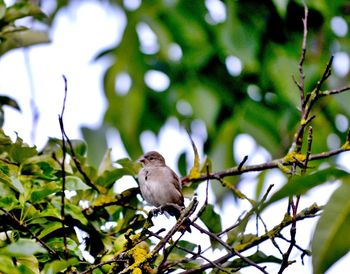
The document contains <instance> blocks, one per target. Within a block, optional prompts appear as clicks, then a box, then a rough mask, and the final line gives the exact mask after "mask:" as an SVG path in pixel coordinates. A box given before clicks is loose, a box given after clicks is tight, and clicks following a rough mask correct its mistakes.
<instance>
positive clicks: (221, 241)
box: [192, 223, 268, 274]
mask: <svg viewBox="0 0 350 274" xmlns="http://www.w3.org/2000/svg"><path fill="white" fill-rule="evenodd" d="M192 226H194V227H195V228H197V229H198V230H199V231H200V232H201V233H204V234H207V235H208V236H209V237H210V238H211V239H213V240H215V241H218V242H219V243H220V244H221V245H222V246H223V247H225V248H226V249H227V250H228V251H229V252H230V253H232V254H234V255H236V256H238V257H239V258H240V259H242V261H245V262H246V263H247V264H248V265H251V266H254V267H256V268H257V269H259V270H260V271H261V272H262V273H265V274H268V273H267V272H266V270H265V267H261V266H259V265H258V264H256V263H255V262H253V261H252V260H250V259H249V258H247V257H244V256H243V255H242V254H241V253H240V252H238V251H237V250H235V249H234V248H233V247H231V246H229V245H228V244H227V243H226V242H224V241H223V240H222V239H221V238H220V237H218V236H217V235H216V234H214V233H211V232H210V231H207V230H205V229H204V228H202V227H201V226H199V225H198V224H196V223H193V224H192Z"/></svg>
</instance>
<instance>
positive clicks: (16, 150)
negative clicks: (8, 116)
mask: <svg viewBox="0 0 350 274" xmlns="http://www.w3.org/2000/svg"><path fill="white" fill-rule="evenodd" d="M37 154H38V152H37V150H36V148H35V147H29V146H28V145H27V144H25V143H23V140H22V139H21V138H20V137H18V136H17V139H16V142H15V143H14V144H12V145H11V148H10V151H9V155H10V157H11V159H12V160H13V161H14V162H17V163H23V162H24V161H25V160H26V159H28V158H30V157H32V156H35V155H37Z"/></svg>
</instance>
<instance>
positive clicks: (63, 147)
mask: <svg viewBox="0 0 350 274" xmlns="http://www.w3.org/2000/svg"><path fill="white" fill-rule="evenodd" d="M63 80H64V99H63V105H62V111H61V115H60V116H59V117H58V121H59V124H60V129H61V136H62V137H61V138H62V153H63V155H62V160H61V162H60V165H61V172H62V190H61V222H62V231H63V246H64V257H65V259H66V260H67V259H68V247H67V233H66V225H65V222H66V221H65V212H64V208H65V190H66V170H65V162H66V153H67V148H66V142H65V133H64V124H63V115H64V110H65V107H66V99H67V91H68V87H67V78H66V77H65V76H64V75H63Z"/></svg>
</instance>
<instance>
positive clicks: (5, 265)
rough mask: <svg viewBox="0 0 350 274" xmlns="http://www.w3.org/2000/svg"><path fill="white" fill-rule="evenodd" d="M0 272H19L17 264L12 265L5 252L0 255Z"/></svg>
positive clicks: (19, 273) (13, 273)
mask: <svg viewBox="0 0 350 274" xmlns="http://www.w3.org/2000/svg"><path fill="white" fill-rule="evenodd" d="M0 262H1V263H0V273H4V274H5V273H11V274H21V272H20V271H19V270H18V268H17V266H14V265H13V260H12V258H11V257H10V256H7V255H5V254H1V255H0Z"/></svg>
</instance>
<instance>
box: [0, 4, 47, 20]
mask: <svg viewBox="0 0 350 274" xmlns="http://www.w3.org/2000/svg"><path fill="white" fill-rule="evenodd" d="M27 16H33V17H35V18H38V19H43V18H44V17H45V16H46V15H45V14H44V13H43V12H42V11H41V10H40V8H39V7H38V6H36V5H33V4H31V3H30V2H24V1H21V2H18V3H15V4H14V5H12V6H9V7H8V8H7V9H6V13H5V15H4V17H3V20H5V21H7V22H13V21H15V20H17V19H19V18H23V17H27Z"/></svg>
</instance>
